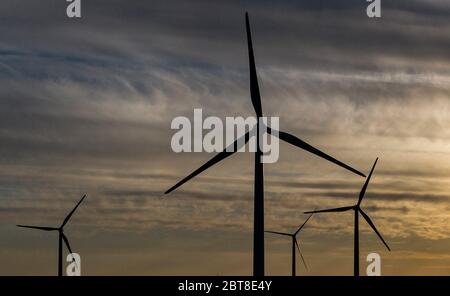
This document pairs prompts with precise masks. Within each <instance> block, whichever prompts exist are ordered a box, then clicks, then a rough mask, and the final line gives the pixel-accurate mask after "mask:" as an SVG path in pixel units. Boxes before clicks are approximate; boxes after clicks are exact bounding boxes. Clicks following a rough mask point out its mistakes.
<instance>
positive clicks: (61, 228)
mask: <svg viewBox="0 0 450 296" xmlns="http://www.w3.org/2000/svg"><path fill="white" fill-rule="evenodd" d="M85 197H86V194H85V195H83V197H82V198H81V200H80V201H79V202H78V203H77V205H76V206H75V207H74V208H73V209H72V211H70V213H69V214H68V215H67V216H66V218H65V219H64V221H63V223H62V224H61V226H59V227H43V226H34V225H17V226H18V227H24V228H32V229H39V230H43V231H58V240H59V247H58V276H62V274H63V272H62V265H63V258H62V255H63V250H62V241H64V244H65V245H66V247H67V249H68V250H69V252H70V253H72V249H71V248H70V244H69V240H68V239H67V237H66V235H65V234H64V226H65V225H66V224H67V222H69V219H70V217H72V215H73V213H74V212H75V210H76V209H77V208H78V206H79V205H80V204H81V202H82V201H83V200H84V199H85ZM72 259H73V258H72Z"/></svg>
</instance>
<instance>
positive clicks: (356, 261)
mask: <svg viewBox="0 0 450 296" xmlns="http://www.w3.org/2000/svg"><path fill="white" fill-rule="evenodd" d="M377 161H378V158H377V159H375V162H374V164H373V166H372V169H371V170H370V174H369V176H368V177H367V179H366V182H365V183H364V185H363V187H362V188H361V192H360V193H359V199H358V202H357V203H356V205H354V206H350V207H340V208H334V209H327V210H318V211H310V212H305V214H309V213H329V212H346V211H350V210H353V211H355V240H354V249H353V252H354V254H353V256H354V266H353V269H354V275H355V276H359V214H361V215H362V216H363V218H364V219H365V220H366V221H367V223H368V224H369V225H370V227H372V229H373V231H375V233H376V234H377V235H378V237H379V238H380V239H381V241H382V242H383V244H384V245H385V246H386V248H387V249H388V250H389V251H390V250H391V249H390V248H389V246H388V244H387V243H386V242H385V241H384V239H383V237H382V236H381V234H380V232H378V230H377V228H376V227H375V224H373V222H372V220H371V219H370V218H369V216H368V215H367V214H366V213H365V212H364V211H363V210H362V209H361V202H362V200H363V198H364V195H365V193H366V190H367V186H368V185H369V181H370V177H372V173H373V170H374V169H375V165H376V164H377Z"/></svg>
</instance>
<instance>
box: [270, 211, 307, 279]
mask: <svg viewBox="0 0 450 296" xmlns="http://www.w3.org/2000/svg"><path fill="white" fill-rule="evenodd" d="M312 215H313V214H311V215H309V217H308V219H306V221H305V222H303V224H302V225H301V226H300V227H299V228H298V229H297V231H296V232H294V233H286V232H278V231H269V230H266V231H265V232H267V233H273V234H277V235H284V236H289V237H290V238H291V239H292V276H295V274H296V271H297V269H296V266H295V263H296V258H295V254H296V252H295V248H297V250H298V252H299V253H300V257H301V258H302V261H303V265H305V268H306V269H308V266H307V265H306V262H305V258H303V254H302V252H301V251H300V247H299V245H298V242H297V234H298V233H299V232H300V230H302V228H303V226H305V224H306V223H307V222H308V220H309V219H310V218H311V217H312Z"/></svg>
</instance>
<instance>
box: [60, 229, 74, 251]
mask: <svg viewBox="0 0 450 296" xmlns="http://www.w3.org/2000/svg"><path fill="white" fill-rule="evenodd" d="M61 236H62V238H63V240H64V243H65V244H66V247H67V249H68V250H69V253H71V254H72V253H73V252H72V248H70V244H69V240H68V239H67V236H66V235H65V234H64V233H62V232H61Z"/></svg>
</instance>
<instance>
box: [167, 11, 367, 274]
mask: <svg viewBox="0 0 450 296" xmlns="http://www.w3.org/2000/svg"><path fill="white" fill-rule="evenodd" d="M245 23H246V28H247V43H248V56H249V68H250V97H251V100H252V104H253V108H254V109H255V113H256V116H257V117H258V119H259V118H261V117H262V116H263V113H262V106H261V97H260V94H259V86H258V77H257V74H256V66H255V58H254V55H253V46H252V36H251V32H250V23H249V19H248V13H245ZM261 124H262V123H261ZM260 128H264V126H260V122H259V120H258V121H257V125H256V129H257V130H256V143H257V144H256V152H255V180H254V218H253V219H254V221H253V223H254V224H253V227H254V228H253V275H255V276H263V275H264V171H263V164H262V163H261V157H262V155H263V154H262V151H261V149H260V147H259V145H258V143H259V136H260V135H259V130H260ZM267 132H268V133H270V134H272V130H271V128H270V127H267ZM249 134H250V131H249V132H247V133H246V134H245V135H243V136H242V137H240V138H239V139H237V140H236V141H235V142H233V143H232V144H231V145H230V146H229V147H234V149H231V150H230V149H227V148H225V149H224V150H223V151H222V152H220V153H218V154H217V155H216V156H214V157H213V158H212V159H210V160H209V161H208V162H206V163H205V164H204V165H202V166H201V167H200V168H198V169H197V170H195V171H194V172H193V173H191V174H190V175H189V176H187V177H186V178H184V179H182V180H181V181H180V182H178V183H177V184H175V185H174V186H173V187H171V188H170V189H168V190H167V191H166V192H165V193H166V194H167V193H170V192H172V191H173V190H175V189H176V188H178V187H180V186H181V185H183V184H184V183H186V182H187V181H189V180H190V179H192V178H193V177H195V176H197V175H198V174H200V173H201V172H203V171H205V170H206V169H208V168H210V167H211V166H213V165H215V164H216V163H218V162H220V161H222V160H224V159H225V158H227V157H229V156H231V155H232V154H233V153H235V152H236V151H237V150H238V149H239V148H241V147H242V145H245V144H246V143H247V142H248V141H249V138H250V135H249ZM278 137H279V138H280V139H281V140H283V141H285V142H288V143H290V144H292V145H294V146H297V147H299V148H301V149H304V150H306V151H308V152H310V153H313V154H315V155H317V156H319V157H322V158H324V159H326V160H328V161H330V162H333V163H334V164H336V165H338V166H341V167H343V168H345V169H347V170H349V171H351V172H353V173H355V174H358V175H360V176H363V177H365V175H364V174H363V173H361V172H359V171H357V170H356V169H354V168H352V167H350V166H348V165H346V164H344V163H342V162H340V161H339V160H337V159H335V158H333V157H331V156H329V155H327V154H325V153H323V152H322V151H320V150H318V149H316V148H314V147H313V146H311V145H309V144H307V143H306V142H304V141H302V140H300V139H299V138H297V137H296V136H294V135H291V134H288V133H286V132H282V131H279V132H278ZM242 140H244V141H242ZM241 141H242V143H241ZM239 145H241V146H240V147H239ZM230 151H233V152H230Z"/></svg>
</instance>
